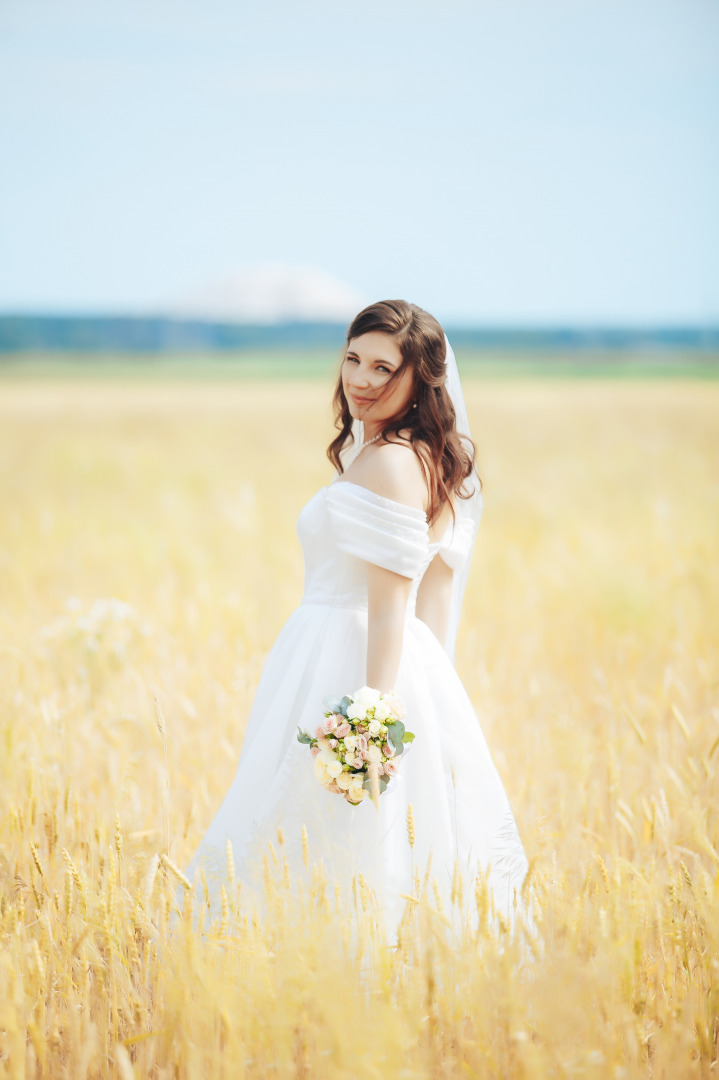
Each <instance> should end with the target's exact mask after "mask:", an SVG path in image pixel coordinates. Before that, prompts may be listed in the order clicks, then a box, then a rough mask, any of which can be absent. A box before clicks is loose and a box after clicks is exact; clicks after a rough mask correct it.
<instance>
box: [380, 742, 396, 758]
mask: <svg viewBox="0 0 719 1080" xmlns="http://www.w3.org/2000/svg"><path fill="white" fill-rule="evenodd" d="M382 753H383V754H384V756H385V757H394V755H395V754H396V753H397V751H396V750H395V748H394V747H393V746H392V743H388V742H386V743H384V744H383V746H382Z"/></svg>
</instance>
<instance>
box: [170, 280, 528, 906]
mask: <svg viewBox="0 0 719 1080" xmlns="http://www.w3.org/2000/svg"><path fill="white" fill-rule="evenodd" d="M334 400H335V406H336V411H337V416H336V425H337V427H338V429H339V434H338V436H337V438H336V439H335V440H334V441H333V442H332V444H331V445H330V447H329V450H328V455H329V457H330V460H331V461H332V463H333V464H334V465H335V468H336V473H337V474H336V476H335V480H334V482H333V483H331V484H330V485H329V486H327V487H325V488H322V489H321V490H320V491H319V492H317V494H316V495H315V496H314V497H313V498H312V499H311V500H310V502H309V503H308V504H307V505H306V506H305V507H304V509H303V510H302V512H301V514H300V517H299V521H298V533H299V537H300V541H301V544H302V548H303V552H304V557H305V594H304V597H303V600H302V603H301V605H300V607H299V608H298V609H297V610H296V611H295V612H294V613H293V615H292V616H291V617H290V619H289V620H288V622H287V623H286V624H285V626H284V628H283V629H282V631H281V633H280V635H279V637H278V639H277V641H276V643H275V645H274V648H273V649H272V652H271V653H270V656H269V658H268V660H267V664H266V666H265V669H264V671H263V674H262V678H261V680H260V684H259V686H258V690H257V696H256V699H255V702H254V705H253V709H252V713H251V716H250V720H249V723H248V728H247V733H246V735H245V740H244V744H243V747H242V755H241V758H240V762H239V767H238V771H237V775H236V778H235V780H234V782H233V784H232V787H231V788H230V791H229V792H228V794H227V796H226V798H225V801H224V802H223V804H222V806H221V808H220V810H219V812H218V814H217V816H216V817H215V820H214V821H213V823H212V825H211V826H210V828H209V830H208V832H207V834H206V835H205V837H204V839H203V841H202V843H201V845H200V847H199V849H198V851H197V853H196V855H195V857H194V859H193V860H192V862H191V864H190V866H189V868H188V871H187V874H188V877H189V878H190V879H191V880H192V879H194V878H195V876H196V874H197V872H198V871H199V870H200V869H202V870H203V871H204V874H205V876H206V880H207V881H208V884H209V887H210V893H211V895H212V900H213V906H214V903H216V901H217V897H218V894H219V892H220V886H221V884H222V883H223V882H224V881H225V880H226V874H227V871H226V866H227V862H226V859H227V855H226V852H227V843H228V840H229V841H230V843H231V845H232V852H233V857H234V863H235V872H236V875H237V877H238V879H239V880H240V881H242V882H243V885H248V886H249V887H250V889H251V890H252V889H253V888H259V887H260V886H259V882H260V879H261V874H260V873H259V870H258V868H259V866H260V864H261V859H262V854H263V853H266V851H267V847H266V845H267V842H268V840H272V841H273V842H274V843H275V844H277V836H278V835H279V837H280V838H281V841H282V844H283V851H284V854H285V855H286V857H287V859H288V862H289V864H290V869H291V871H292V872H293V874H295V875H298V876H300V877H301V876H302V875H303V874H304V873H305V868H304V861H303V849H302V848H303V845H302V833H303V827H304V828H305V829H306V840H307V842H308V846H309V858H310V859H311V860H312V861H315V860H320V859H321V860H322V861H323V862H324V864H325V866H326V869H327V872H328V875H329V876H330V879H335V880H338V881H340V882H341V883H342V884H343V885H344V886H345V887H346V886H348V885H349V884H350V883H351V880H352V876H353V875H354V874H356V873H357V872H361V873H362V874H363V875H364V877H365V878H366V879H367V881H368V883H369V885H370V887H371V888H372V889H373V890H374V892H375V895H376V896H377V899H378V901H379V902H380V904H381V906H382V907H383V908H384V911H385V913H386V915H387V917H388V923H390V924H391V923H392V922H395V925H396V919H397V918H398V917H399V915H400V914H401V910H402V907H403V903H404V902H403V901H402V899H401V894H402V893H404V894H407V893H410V892H412V890H413V877H412V875H413V872H414V873H415V874H416V872H417V870H418V869H419V870H420V871H421V872H424V871H425V869H426V868H427V866H428V865H429V860H430V858H431V860H432V861H431V870H430V873H431V876H432V878H434V880H435V882H436V885H437V889H438V890H439V892H440V895H441V896H442V897H443V899H444V902H445V903H446V902H447V901H448V899H449V897H450V895H451V891H452V880H453V876H454V874H455V873H456V866H457V865H458V867H459V870H460V872H461V873H462V874H463V875H464V876H465V878H466V879H469V880H470V881H472V880H473V879H474V877H475V876H476V874H477V872H478V870H480V871H483V872H488V873H489V881H490V883H491V886H492V890H493V894H494V900H495V903H496V905H497V907H498V909H499V910H500V911H501V912H503V913H504V914H505V915H506V916H508V917H511V915H512V910H513V906H514V904H515V903H516V893H517V891H518V889H519V888H520V886H521V883H522V880H523V878H524V875H525V872H526V859H525V856H524V851H523V849H522V845H521V842H520V840H519V836H518V834H517V830H516V826H515V823H514V818H513V816H512V812H511V809H510V807H509V804H508V801H507V797H506V794H505V791H504V788H503V786H502V783H501V780H500V778H499V775H498V774H497V771H496V769H495V767H494V764H493V762H492V759H491V757H490V754H489V751H488V749H487V745H486V742H485V740H484V737H483V735H482V732H481V730H480V727H479V724H478V722H477V718H476V716H475V714H474V711H473V708H472V705H471V702H470V701H469V698H468V697H467V694H466V692H465V690H464V688H463V686H462V684H461V682H460V680H459V678H458V676H457V674H456V672H455V670H454V666H453V664H452V659H451V657H452V654H453V650H454V640H455V636H456V630H457V623H458V619H459V608H460V606H461V599H462V593H463V590H464V584H465V582H466V576H467V571H468V567H469V560H470V556H471V551H472V546H473V542H474V533H475V526H476V524H477V522H478V520H479V516H480V514H481V506H482V502H481V495H480V491H479V480H478V478H477V475H476V472H475V468H474V447H473V444H472V442H471V440H470V439H469V437H468V426H467V422H466V414H465V412H464V403H463V400H462V393H461V388H460V385H459V378H458V374H457V367H456V362H455V360H454V354H453V353H452V350H451V348H450V347H449V343H448V342H447V340H446V338H445V336H444V333H443V331H442V328H441V327H440V325H439V323H438V322H437V321H436V319H434V318H433V317H432V316H431V315H429V314H428V313H427V312H425V311H423V310H422V309H421V308H418V307H416V306H415V305H412V304H408V303H406V302H405V301H384V302H381V303H377V304H373V305H371V306H370V307H368V308H366V309H365V310H364V311H362V312H360V314H359V315H358V316H357V317H356V319H355V320H354V321H353V323H352V325H351V326H350V328H349V331H348V334H347V347H346V350H345V355H344V359H343V362H342V368H341V373H340V378H339V381H338V383H337V388H336V390H335V398H334ZM365 685H366V686H369V687H372V688H375V689H376V690H380V691H382V692H388V691H391V690H394V691H395V692H396V694H397V695H398V697H399V698H400V699H401V701H402V702H403V703H404V706H405V709H406V714H407V719H406V725H407V727H408V728H409V729H410V730H411V731H412V732H414V734H415V740H414V742H413V743H412V745H411V748H410V749H409V751H408V752H407V753H406V756H403V757H402V759H401V763H400V767H399V769H398V772H397V774H396V775H395V776H393V777H392V779H391V782H390V784H389V786H388V788H387V790H386V791H385V792H384V793H383V794H382V795H381V796H380V797H379V800H378V801H377V805H376V806H375V805H374V804H373V803H372V801H370V800H369V799H366V800H365V801H363V802H361V803H360V804H359V805H351V804H349V803H348V801H347V800H346V799H344V798H341V797H339V796H338V794H336V793H333V792H331V791H329V790H327V789H326V788H325V787H323V786H322V785H321V784H320V783H319V782H318V780H317V778H316V776H315V770H314V768H313V761H312V757H311V755H310V753H309V752H308V747H307V746H306V745H302V744H300V743H299V742H298V741H297V738H296V734H297V729H298V727H299V728H301V729H304V730H307V731H314V730H315V728H316V727H317V724H318V723H319V721H320V720H321V719H322V714H323V704H322V703H323V699H324V698H325V697H327V696H331V697H336V698H341V697H342V696H343V695H344V694H351V693H352V692H353V691H355V690H357V689H358V688H360V687H362V686H365ZM410 805H411V807H412V811H411V814H412V817H413V820H414V847H413V848H411V847H410V844H409V840H408V832H407V817H408V812H409V808H410ZM278 829H279V830H280V831H279V833H278V832H277V830H278ZM305 854H306V853H305ZM468 892H470V893H471V890H468ZM199 895H202V893H201V892H200V893H199Z"/></svg>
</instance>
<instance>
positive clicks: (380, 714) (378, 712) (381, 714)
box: [374, 701, 392, 720]
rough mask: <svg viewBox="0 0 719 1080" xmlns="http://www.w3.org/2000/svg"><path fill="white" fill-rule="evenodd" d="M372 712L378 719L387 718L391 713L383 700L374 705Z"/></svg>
mask: <svg viewBox="0 0 719 1080" xmlns="http://www.w3.org/2000/svg"><path fill="white" fill-rule="evenodd" d="M374 714H375V717H376V718H377V719H378V720H387V719H388V717H390V716H391V715H392V713H391V712H390V711H389V709H388V708H387V705H386V704H385V703H384V701H380V703H379V705H375V707H374Z"/></svg>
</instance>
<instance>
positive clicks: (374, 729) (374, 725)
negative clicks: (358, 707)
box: [369, 720, 380, 735]
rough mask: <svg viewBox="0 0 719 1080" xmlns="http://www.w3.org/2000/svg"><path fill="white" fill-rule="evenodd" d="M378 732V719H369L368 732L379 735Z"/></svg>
mask: <svg viewBox="0 0 719 1080" xmlns="http://www.w3.org/2000/svg"><path fill="white" fill-rule="evenodd" d="M379 732H380V722H379V720H370V722H369V733H370V735H379Z"/></svg>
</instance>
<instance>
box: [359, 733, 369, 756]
mask: <svg viewBox="0 0 719 1080" xmlns="http://www.w3.org/2000/svg"><path fill="white" fill-rule="evenodd" d="M357 749H358V750H359V752H360V753H364V752H365V750H366V749H367V736H366V735H358V736H357ZM366 760H367V759H366V758H365V761H366Z"/></svg>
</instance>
